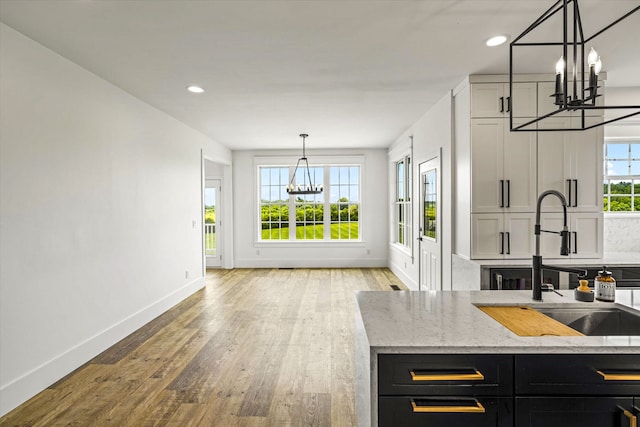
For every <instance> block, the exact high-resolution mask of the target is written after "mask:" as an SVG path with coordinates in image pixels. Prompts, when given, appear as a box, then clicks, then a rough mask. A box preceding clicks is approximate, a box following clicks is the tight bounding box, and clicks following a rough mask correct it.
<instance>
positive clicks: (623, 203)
mask: <svg viewBox="0 0 640 427" xmlns="http://www.w3.org/2000/svg"><path fill="white" fill-rule="evenodd" d="M603 193H604V211H605V212H640V141H638V142H635V141H634V142H606V143H605V144H604V180H603Z"/></svg>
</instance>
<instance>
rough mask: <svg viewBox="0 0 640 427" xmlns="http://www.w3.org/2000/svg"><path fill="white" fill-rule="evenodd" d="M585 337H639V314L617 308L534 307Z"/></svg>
mask: <svg viewBox="0 0 640 427" xmlns="http://www.w3.org/2000/svg"><path fill="white" fill-rule="evenodd" d="M536 309H537V310H538V311H539V312H541V313H543V314H545V315H547V316H549V317H551V318H552V319H555V320H557V321H558V322H560V323H564V324H565V325H567V326H569V327H570V328H573V329H575V330H576V331H580V332H582V333H583V334H585V335H591V336H606V335H640V312H637V311H635V310H625V309H621V308H618V307H593V308H587V307H539V308H538V307H536Z"/></svg>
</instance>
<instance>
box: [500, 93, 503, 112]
mask: <svg viewBox="0 0 640 427" xmlns="http://www.w3.org/2000/svg"><path fill="white" fill-rule="evenodd" d="M500 112H501V113H504V96H501V97H500Z"/></svg>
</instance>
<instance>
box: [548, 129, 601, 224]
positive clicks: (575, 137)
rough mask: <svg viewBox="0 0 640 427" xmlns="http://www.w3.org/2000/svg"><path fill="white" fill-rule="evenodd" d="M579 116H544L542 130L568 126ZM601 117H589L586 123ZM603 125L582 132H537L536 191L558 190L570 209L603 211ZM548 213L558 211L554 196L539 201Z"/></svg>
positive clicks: (575, 210) (573, 210)
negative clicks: (562, 117) (550, 117)
mask: <svg viewBox="0 0 640 427" xmlns="http://www.w3.org/2000/svg"><path fill="white" fill-rule="evenodd" d="M578 120H580V119H578V118H573V119H545V121H544V123H539V124H538V126H539V127H540V128H541V129H545V128H553V129H563V128H564V129H568V128H570V127H571V126H572V125H575V124H576V123H577V121H578ZM594 120H601V119H600V118H589V121H588V123H593V121H594ZM602 144H603V134H602V127H596V128H593V129H589V130H584V131H551V132H545V131H542V132H539V133H538V193H542V192H543V191H546V190H557V191H559V192H561V193H562V194H563V195H564V196H565V198H566V199H567V203H568V205H569V211H571V212H600V211H602ZM542 209H543V210H544V211H547V212H559V211H561V205H560V202H559V200H558V199H557V198H555V197H548V198H546V199H545V200H544V202H543V203H542Z"/></svg>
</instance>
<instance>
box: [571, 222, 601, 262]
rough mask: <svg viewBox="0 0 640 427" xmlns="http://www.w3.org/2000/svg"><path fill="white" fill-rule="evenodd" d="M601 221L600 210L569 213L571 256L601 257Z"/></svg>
mask: <svg viewBox="0 0 640 427" xmlns="http://www.w3.org/2000/svg"><path fill="white" fill-rule="evenodd" d="M602 223H603V215H602V212H600V213H577V212H576V213H572V214H571V226H570V227H569V228H570V230H571V240H570V243H571V258H601V257H602V251H603V242H602V234H603V230H602Z"/></svg>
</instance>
